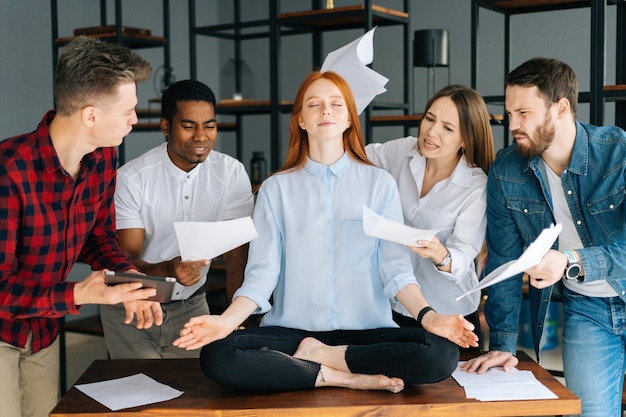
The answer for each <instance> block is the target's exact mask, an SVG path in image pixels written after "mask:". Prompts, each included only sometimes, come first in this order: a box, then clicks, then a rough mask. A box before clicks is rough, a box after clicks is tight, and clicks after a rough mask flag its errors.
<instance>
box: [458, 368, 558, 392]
mask: <svg viewBox="0 0 626 417" xmlns="http://www.w3.org/2000/svg"><path fill="white" fill-rule="evenodd" d="M463 363H464V362H462V361H461V362H459V364H458V366H457V368H456V370H455V371H454V372H453V373H452V377H453V378H454V379H455V380H456V382H458V384H459V385H460V386H462V387H463V388H464V389H465V396H466V397H467V398H476V399H477V400H479V401H511V400H539V399H553V398H558V397H557V396H556V395H555V394H554V393H553V392H552V391H550V390H549V389H548V388H547V387H546V386H545V385H543V384H542V383H541V382H539V380H537V378H535V375H534V374H533V373H532V372H531V371H520V370H519V369H517V368H513V369H512V370H510V371H505V370H504V369H503V368H502V367H494V368H490V369H489V370H488V371H487V372H485V373H484V374H481V375H478V374H477V373H468V372H465V371H462V370H461V365H462V364H463Z"/></svg>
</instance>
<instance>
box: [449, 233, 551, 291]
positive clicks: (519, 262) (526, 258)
mask: <svg viewBox="0 0 626 417" xmlns="http://www.w3.org/2000/svg"><path fill="white" fill-rule="evenodd" d="M562 229H563V225H561V223H558V224H556V225H554V224H553V225H551V226H550V227H546V228H545V229H543V230H542V231H541V233H539V236H537V238H536V239H535V241H534V242H533V243H531V244H530V245H529V246H528V247H527V248H526V250H525V251H524V252H523V253H522V254H521V256H520V257H519V258H518V259H515V260H512V261H509V262H507V263H505V264H503V265H500V266H499V267H498V268H496V269H494V270H493V271H491V273H490V274H489V275H487V276H486V277H485V278H483V279H482V280H481V281H480V282H479V283H478V284H476V285H474V286H473V287H472V288H471V289H470V290H469V291H467V292H466V293H465V294H463V295H460V296H458V297H457V298H456V299H457V301H458V300H460V299H461V298H463V297H465V296H466V295H468V294H471V293H473V292H475V291H479V290H482V289H483V288H487V287H489V286H491V285H493V284H496V283H498V282H500V281H504V280H505V279H507V278H511V277H512V276H514V275H517V274H519V273H521V272H524V271H525V270H527V269H529V268H532V267H533V266H535V265H537V264H539V262H541V258H543V257H544V255H545V254H546V253H548V251H549V250H550V248H551V247H552V244H553V243H554V242H555V241H556V238H557V237H558V236H559V233H561V230H562Z"/></svg>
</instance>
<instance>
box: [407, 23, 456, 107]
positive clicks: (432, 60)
mask: <svg viewBox="0 0 626 417" xmlns="http://www.w3.org/2000/svg"><path fill="white" fill-rule="evenodd" d="M449 58H450V53H449V48H448V31H447V30H446V29H423V30H416V31H415V33H414V35H413V66H414V67H426V68H428V86H427V88H428V89H427V93H428V97H427V99H430V97H431V96H432V95H433V94H435V68H437V67H445V68H448V84H450V70H449ZM431 86H432V90H431Z"/></svg>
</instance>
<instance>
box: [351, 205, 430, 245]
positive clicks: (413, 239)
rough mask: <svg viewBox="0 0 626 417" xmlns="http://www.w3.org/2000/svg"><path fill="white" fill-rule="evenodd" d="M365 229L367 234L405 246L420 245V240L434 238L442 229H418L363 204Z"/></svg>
mask: <svg viewBox="0 0 626 417" xmlns="http://www.w3.org/2000/svg"><path fill="white" fill-rule="evenodd" d="M363 231H364V232H365V234H366V235H368V236H372V237H377V238H379V239H385V240H390V241H392V242H396V243H400V244H402V245H405V246H419V245H418V244H417V241H418V240H432V238H433V237H435V235H436V234H437V233H439V231H440V230H436V229H430V230H423V229H416V228H414V227H410V226H407V225H405V224H402V223H398V222H395V221H393V220H389V219H387V218H385V217H383V216H381V215H380V214H378V213H376V212H375V211H373V210H372V209H370V208H368V207H365V206H363Z"/></svg>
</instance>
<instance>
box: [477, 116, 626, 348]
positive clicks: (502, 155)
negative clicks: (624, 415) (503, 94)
mask: <svg viewBox="0 0 626 417" xmlns="http://www.w3.org/2000/svg"><path fill="white" fill-rule="evenodd" d="M544 166H545V165H544V164H543V163H542V162H541V157H540V156H536V157H534V158H532V159H530V160H529V159H528V158H524V157H521V156H519V154H518V153H517V151H516V146H515V145H512V146H509V147H508V148H506V149H503V150H502V151H500V152H499V154H498V156H497V158H496V161H495V162H494V164H493V166H492V167H491V170H490V172H489V179H488V182H487V193H488V195H487V248H488V257H487V266H486V272H487V273H489V272H491V271H493V270H494V269H495V268H497V267H498V266H500V265H502V264H504V263H506V262H508V261H511V260H513V259H517V258H518V257H519V256H520V255H521V254H522V252H523V251H524V249H525V248H526V247H528V245H529V244H530V243H531V242H533V241H534V240H535V238H536V237H537V236H538V235H539V233H540V232H541V231H542V230H543V229H544V228H545V227H548V226H550V224H552V223H554V222H555V220H554V215H553V207H552V199H551V196H550V191H549V187H548V184H547V178H546V176H545V173H542V170H544V169H545V168H544ZM544 172H545V171H544ZM561 182H562V184H563V190H564V191H565V197H566V199H567V203H568V205H569V208H570V211H571V213H572V219H573V220H574V223H575V225H576V230H577V232H578V235H579V237H580V240H581V241H582V243H583V249H578V250H577V252H578V254H579V255H580V258H581V261H582V264H583V268H584V271H585V276H584V280H585V281H584V282H590V281H594V280H606V281H607V282H608V283H609V284H610V285H611V287H613V288H614V289H615V291H616V292H617V294H618V295H619V296H620V297H621V298H622V299H623V300H625V301H626V252H625V249H626V229H625V224H626V210H625V208H624V204H623V203H624V196H625V193H626V133H625V132H624V131H623V130H621V129H620V128H617V127H613V126H611V127H596V126H592V125H588V124H583V123H580V122H576V141H575V143H574V149H573V152H572V158H571V160H570V163H569V166H568V167H567V169H566V170H565V171H564V172H563V173H562V174H561ZM556 248H558V242H556V243H555V244H554V246H553V249H556ZM560 285H561V284H560V283H559V284H558V286H560ZM552 289H553V287H549V288H545V289H542V290H540V289H537V288H534V287H533V286H530V288H529V295H528V296H529V304H530V315H531V329H532V335H533V341H534V347H535V353H536V354H537V358H539V342H540V340H541V335H542V333H543V327H544V321H545V316H546V311H547V308H548V302H549V301H550V297H551V294H552ZM487 294H488V298H487V302H486V304H485V315H486V318H487V322H488V324H489V328H490V335H489V345H490V346H489V347H490V350H498V351H503V352H510V353H513V354H515V353H516V347H517V330H518V322H519V312H520V307H521V300H522V275H521V274H520V275H518V276H516V277H513V278H510V279H508V280H505V281H502V282H500V283H498V284H495V285H493V286H491V287H489V288H488V289H487Z"/></svg>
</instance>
